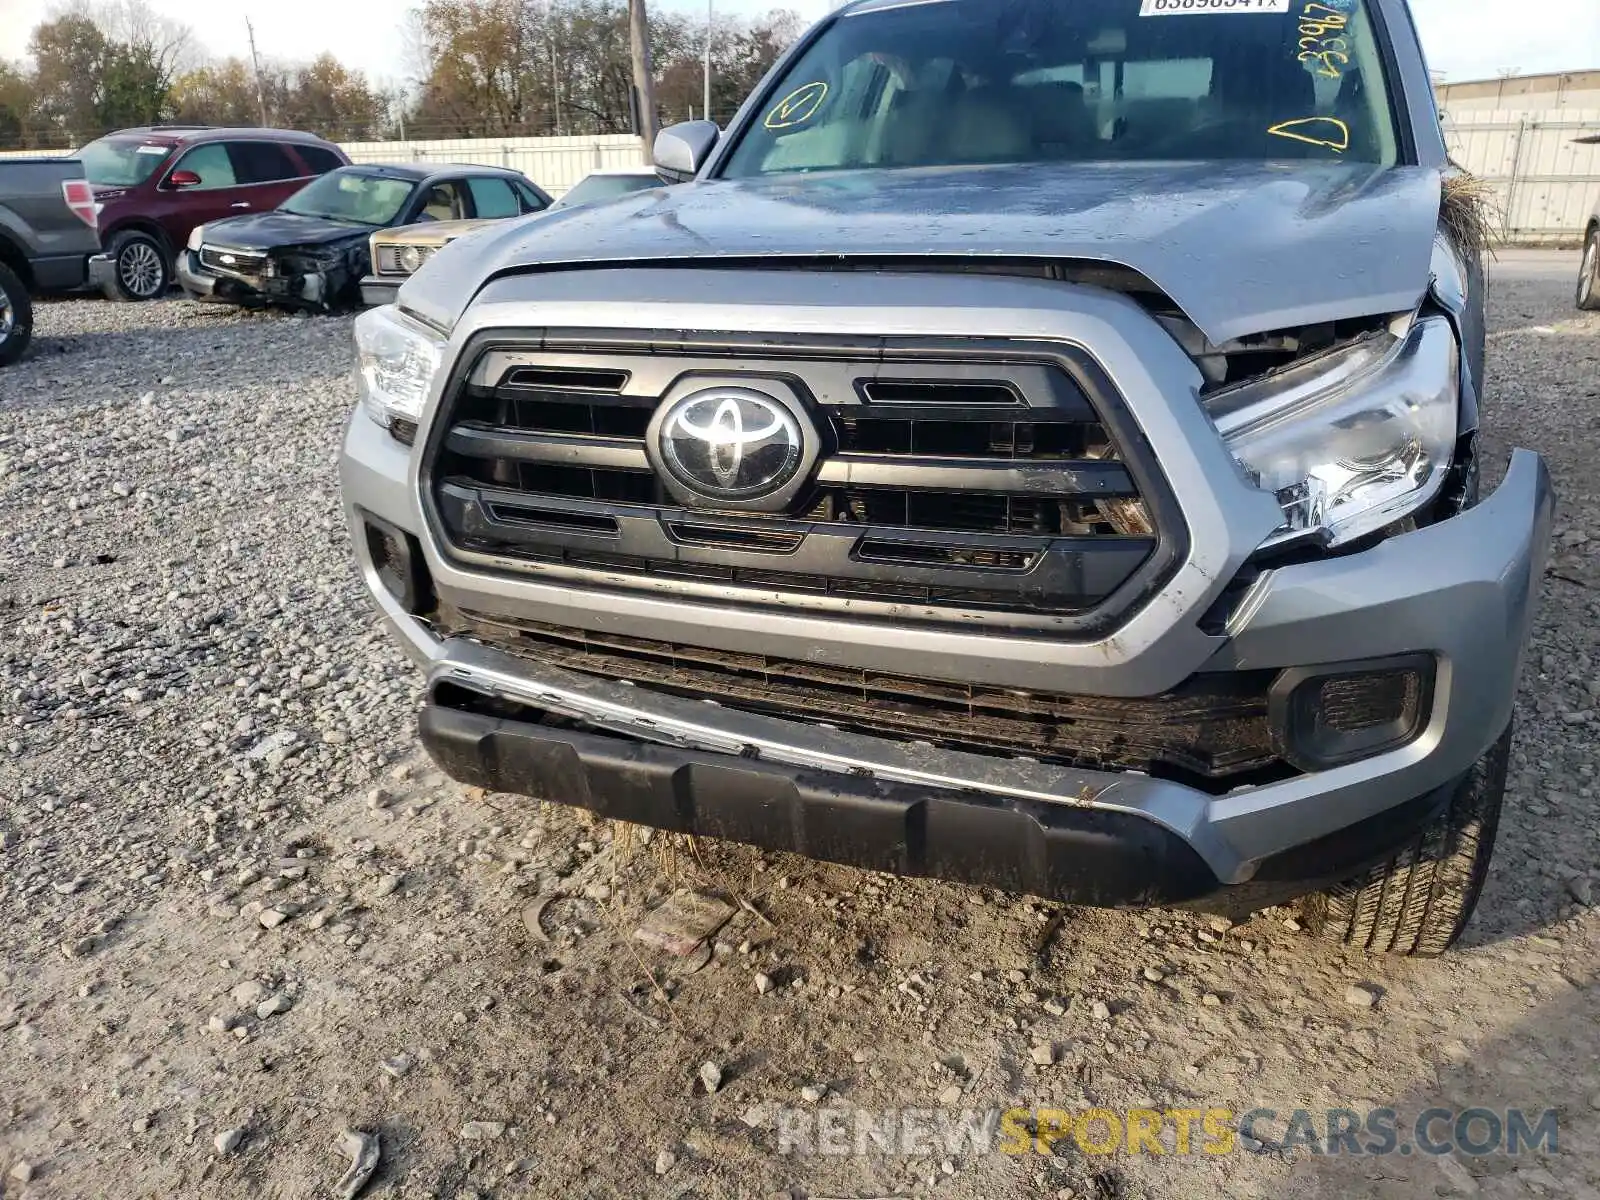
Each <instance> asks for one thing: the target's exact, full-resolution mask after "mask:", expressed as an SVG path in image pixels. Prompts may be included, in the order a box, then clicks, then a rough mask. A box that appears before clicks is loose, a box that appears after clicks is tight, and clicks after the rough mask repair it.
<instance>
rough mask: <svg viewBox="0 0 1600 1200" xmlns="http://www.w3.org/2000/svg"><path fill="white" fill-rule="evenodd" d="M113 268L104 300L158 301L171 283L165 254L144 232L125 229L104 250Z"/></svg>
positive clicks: (168, 264)
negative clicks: (109, 257)
mask: <svg viewBox="0 0 1600 1200" xmlns="http://www.w3.org/2000/svg"><path fill="white" fill-rule="evenodd" d="M106 253H107V254H109V255H110V256H111V261H112V264H113V266H114V268H115V269H114V270H113V271H112V275H111V281H110V282H109V283H107V284H106V287H105V293H106V298H107V299H108V300H158V299H160V298H161V297H162V296H165V295H166V294H167V288H168V287H170V286H171V284H172V264H171V263H169V262H168V261H167V252H166V250H164V249H163V248H162V246H161V243H160V242H158V241H157V240H156V239H155V238H153V237H151V236H150V235H149V234H148V233H140V232H139V231H138V230H134V229H128V230H124V231H123V232H121V233H119V234H117V236H116V237H114V238H112V239H111V243H110V245H108V246H107V247H106Z"/></svg>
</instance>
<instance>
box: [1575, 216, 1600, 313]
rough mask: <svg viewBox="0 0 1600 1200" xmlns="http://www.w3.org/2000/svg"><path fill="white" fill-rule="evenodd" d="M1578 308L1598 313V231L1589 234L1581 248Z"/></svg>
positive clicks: (1599, 275)
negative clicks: (1581, 260)
mask: <svg viewBox="0 0 1600 1200" xmlns="http://www.w3.org/2000/svg"><path fill="white" fill-rule="evenodd" d="M1578 307H1579V308H1581V309H1583V311H1584V312H1600V229H1594V230H1591V231H1590V232H1589V240H1588V242H1587V243H1585V245H1584V247H1583V265H1582V266H1581V267H1579V268H1578Z"/></svg>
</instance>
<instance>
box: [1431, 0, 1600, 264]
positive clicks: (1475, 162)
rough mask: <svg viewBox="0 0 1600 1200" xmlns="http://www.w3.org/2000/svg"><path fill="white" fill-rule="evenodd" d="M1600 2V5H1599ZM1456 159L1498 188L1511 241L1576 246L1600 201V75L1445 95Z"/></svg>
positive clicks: (1534, 79)
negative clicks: (1599, 198) (1597, 201)
mask: <svg viewBox="0 0 1600 1200" xmlns="http://www.w3.org/2000/svg"><path fill="white" fill-rule="evenodd" d="M1597 2H1600V0H1597ZM1437 92H1438V96H1439V108H1440V111H1441V112H1442V113H1443V115H1444V128H1445V134H1446V136H1447V137H1448V138H1449V142H1450V151H1451V155H1452V156H1453V157H1454V158H1455V160H1456V161H1457V162H1458V163H1460V164H1461V165H1462V166H1463V167H1465V168H1466V169H1467V170H1469V171H1472V172H1473V173H1474V174H1477V175H1479V176H1482V177H1483V178H1484V179H1487V180H1488V181H1489V182H1491V183H1492V184H1493V185H1494V187H1495V191H1496V193H1497V198H1498V207H1499V210H1500V211H1499V217H1500V225H1501V228H1502V231H1503V233H1504V235H1505V237H1506V238H1507V239H1508V240H1509V241H1512V242H1518V243H1533V244H1539V243H1555V244H1563V243H1569V244H1574V245H1575V244H1576V243H1577V242H1578V240H1579V239H1580V238H1581V237H1582V233H1583V227H1584V222H1585V221H1586V220H1587V218H1588V215H1589V213H1590V212H1591V211H1592V210H1593V208H1594V203H1595V199H1596V197H1597V196H1600V144H1595V142H1591V141H1589V139H1600V70H1595V71H1567V72H1562V73H1560V74H1553V75H1513V76H1508V77H1506V78H1501V79H1471V80H1462V81H1460V82H1453V83H1441V84H1439V85H1438V88H1437Z"/></svg>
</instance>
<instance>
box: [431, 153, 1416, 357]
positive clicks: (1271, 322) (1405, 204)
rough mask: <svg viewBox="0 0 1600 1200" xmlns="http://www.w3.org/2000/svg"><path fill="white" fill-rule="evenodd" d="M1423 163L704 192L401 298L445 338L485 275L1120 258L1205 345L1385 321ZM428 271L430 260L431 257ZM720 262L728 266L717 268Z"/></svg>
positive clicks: (731, 187)
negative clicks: (779, 262)
mask: <svg viewBox="0 0 1600 1200" xmlns="http://www.w3.org/2000/svg"><path fill="white" fill-rule="evenodd" d="M1439 197H1440V180H1439V174H1438V172H1437V171H1434V170H1432V169H1428V168H1421V167H1401V168H1390V169H1384V168H1378V167H1374V166H1372V165H1370V164H1354V163H1338V162H1335V163H1250V162H1228V163H1220V162H1219V163H1129V164H1101V163H1096V164H1079V163H1071V164H1067V163H1062V164H1027V165H1014V166H991V167H956V168H921V169H911V170H857V171H839V172H828V173H826V174H816V175H787V176H780V177H769V178H766V179H758V180H711V181H706V182H702V183H693V184H686V185H682V186H679V187H674V188H668V189H664V190H655V191H648V192H641V193H639V194H638V195H636V196H631V197H626V198H623V199H621V200H617V201H615V202H612V203H609V204H603V205H599V206H597V207H593V208H588V207H580V208H575V209H573V210H571V211H568V212H556V213H551V214H549V215H548V216H546V217H543V218H541V219H540V220H537V221H518V222H510V223H508V225H507V228H506V229H505V230H504V231H503V232H499V233H497V234H491V235H488V236H484V237H479V238H475V239H473V240H472V241H471V242H470V243H467V244H463V245H462V246H461V247H459V249H458V250H457V252H456V253H454V254H453V255H452V256H451V257H450V259H449V268H450V269H449V270H432V271H430V270H428V269H427V268H424V270H423V271H422V272H420V273H419V274H418V275H417V276H415V277H414V278H413V280H412V281H411V282H410V283H408V284H407V285H406V286H405V288H404V290H403V291H402V292H401V295H400V303H401V304H402V305H403V306H405V307H406V308H409V309H411V310H412V311H414V312H416V313H417V314H418V315H419V316H421V317H423V318H425V319H427V320H429V321H431V322H432V323H434V324H436V325H438V326H440V327H441V328H445V329H448V328H451V327H452V326H453V325H454V324H455V322H456V321H457V320H458V319H459V318H460V316H461V314H462V312H463V311H465V309H466V308H467V306H468V305H469V304H470V303H471V302H472V299H473V297H474V296H475V295H476V294H477V291H478V290H479V289H480V288H481V287H482V286H483V285H484V284H485V283H487V282H488V281H489V280H490V279H491V278H493V277H495V276H497V275H504V274H509V273H516V272H522V271H532V270H552V269H563V268H573V267H581V266H600V265H629V264H646V263H650V264H659V263H670V264H672V265H675V266H682V265H685V263H686V262H687V263H688V264H690V265H695V264H703V265H705V266H708V267H713V266H716V265H718V264H719V263H721V262H723V261H724V260H739V261H738V265H740V266H759V265H760V264H761V263H763V262H771V261H772V260H774V259H778V258H790V259H810V258H820V259H840V258H858V259H871V260H875V261H881V260H886V259H887V260H897V259H899V260H905V261H906V263H907V266H908V267H914V265H915V263H916V262H917V261H918V260H926V259H928V258H929V257H939V258H943V259H946V260H948V259H951V258H958V259H959V258H972V259H999V258H1008V259H1030V260H1041V259H1043V260H1056V261H1078V262H1094V263H1105V264H1119V265H1121V266H1124V267H1129V268H1131V269H1133V270H1135V271H1138V272H1139V273H1140V274H1142V275H1144V276H1145V277H1146V278H1148V279H1149V280H1151V281H1152V282H1153V283H1154V284H1155V285H1156V286H1157V287H1159V288H1160V289H1161V290H1162V291H1163V292H1164V293H1166V295H1167V296H1169V297H1170V298H1171V299H1172V300H1173V302H1174V303H1176V304H1177V305H1178V306H1179V307H1180V308H1181V309H1182V310H1183V311H1184V312H1185V313H1186V314H1187V315H1188V317H1189V319H1190V320H1192V321H1193V322H1194V323H1195V324H1196V325H1197V326H1199V328H1200V329H1201V331H1202V332H1204V333H1205V334H1206V336H1207V337H1209V338H1210V339H1211V340H1212V341H1213V342H1219V343H1220V342H1225V341H1229V340H1231V339H1233V338H1236V337H1240V336H1243V335H1245V334H1251V333H1261V332H1264V331H1267V330H1272V329H1285V328H1289V327H1292V326H1297V325H1306V324H1311V323H1314V322H1319V321H1329V320H1337V319H1341V318H1346V317H1357V316H1370V315H1373V314H1376V313H1388V312H1400V311H1404V310H1408V309H1410V308H1412V307H1413V306H1415V305H1416V303H1417V302H1418V300H1419V299H1420V298H1421V296H1422V294H1423V292H1424V290H1425V289H1426V288H1427V285H1428V267H1429V262H1430V258H1431V255H1432V252H1433V240H1434V235H1435V232H1436V230H1437V227H1438V219H1439ZM441 265H442V264H441ZM730 265H731V263H730Z"/></svg>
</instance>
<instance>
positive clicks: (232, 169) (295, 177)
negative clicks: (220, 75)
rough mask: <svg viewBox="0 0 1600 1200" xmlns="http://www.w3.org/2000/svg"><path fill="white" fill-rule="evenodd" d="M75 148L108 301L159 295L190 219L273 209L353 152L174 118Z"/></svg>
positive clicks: (311, 137) (299, 136)
mask: <svg viewBox="0 0 1600 1200" xmlns="http://www.w3.org/2000/svg"><path fill="white" fill-rule="evenodd" d="M77 157H78V158H80V159H81V160H82V161H83V169H84V173H85V174H86V175H87V176H88V178H89V182H90V183H91V184H93V185H94V190H95V200H96V202H97V203H98V204H99V206H100V237H101V243H102V245H104V247H105V253H106V256H107V257H109V258H110V259H111V260H112V263H111V266H112V269H110V270H108V271H106V272H104V273H105V275H107V276H108V277H109V282H107V284H106V285H105V291H106V295H107V296H109V297H111V298H112V299H113V300H153V299H155V298H156V297H158V296H161V295H163V294H164V293H165V292H166V290H167V288H168V287H169V286H170V285H171V283H172V279H173V268H174V263H175V260H176V256H177V254H178V252H180V251H181V250H182V249H183V247H184V245H185V244H186V243H187V242H188V240H189V234H190V232H191V231H192V230H193V229H194V227H195V226H196V225H204V224H205V223H206V222H207V221H217V220H220V219H222V218H223V217H237V216H240V215H241V214H244V213H251V212H263V211H267V210H270V209H274V208H276V207H277V206H278V205H279V204H281V203H283V202H284V201H285V200H287V199H288V198H289V197H290V196H292V195H294V194H295V193H296V192H297V191H299V190H300V189H301V188H302V187H304V186H305V185H306V183H307V182H309V181H310V180H311V179H313V178H315V177H316V176H318V175H322V174H325V173H326V172H328V171H331V170H333V169H335V168H336V167H342V166H345V165H346V164H348V163H349V161H350V160H349V159H348V158H347V157H345V153H344V151H343V150H340V149H339V147H337V146H335V145H334V144H333V143H332V142H327V141H324V140H323V139H322V138H319V137H317V136H316V135H315V134H310V133H295V132H292V131H289V130H284V129H213V128H207V127H201V126H174V125H160V126H155V127H152V128H147V129H124V130H122V131H121V132H120V133H113V134H109V135H107V136H106V137H103V138H101V139H100V140H99V141H97V142H90V143H89V144H88V145H87V146H85V147H84V148H83V149H82V150H81V151H79V152H78V155H77Z"/></svg>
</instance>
